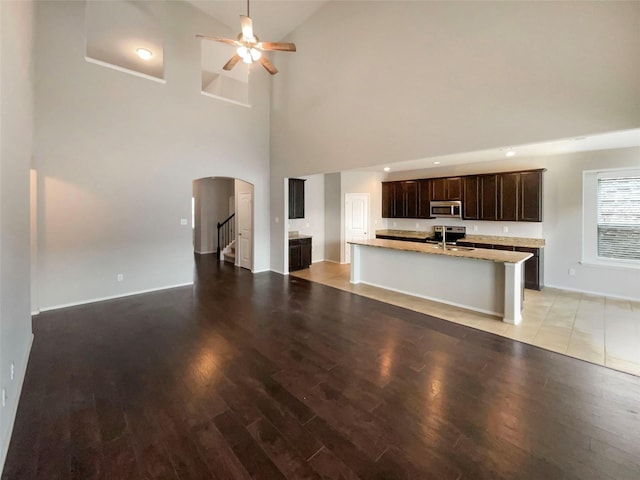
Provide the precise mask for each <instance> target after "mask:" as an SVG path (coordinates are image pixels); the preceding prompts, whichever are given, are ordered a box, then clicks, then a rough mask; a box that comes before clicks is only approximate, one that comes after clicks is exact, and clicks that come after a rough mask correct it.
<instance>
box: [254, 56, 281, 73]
mask: <svg viewBox="0 0 640 480" xmlns="http://www.w3.org/2000/svg"><path fill="white" fill-rule="evenodd" d="M258 61H259V62H260V63H261V64H262V66H263V67H264V68H265V69H266V70H267V72H269V73H270V74H271V75H275V74H276V73H278V69H277V68H276V67H274V66H273V63H271V62H270V61H269V59H268V58H267V56H266V55H262V56H261V57H260V59H259V60H258Z"/></svg>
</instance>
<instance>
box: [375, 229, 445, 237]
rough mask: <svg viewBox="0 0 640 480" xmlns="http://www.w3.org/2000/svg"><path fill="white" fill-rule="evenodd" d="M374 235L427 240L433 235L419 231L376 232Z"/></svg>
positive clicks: (429, 232)
mask: <svg viewBox="0 0 640 480" xmlns="http://www.w3.org/2000/svg"><path fill="white" fill-rule="evenodd" d="M376 235H386V236H388V237H404V238H423V239H424V238H428V237H431V236H432V235H433V232H432V231H428V232H425V231H419V230H376Z"/></svg>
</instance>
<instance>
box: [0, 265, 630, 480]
mask: <svg viewBox="0 0 640 480" xmlns="http://www.w3.org/2000/svg"><path fill="white" fill-rule="evenodd" d="M196 276H197V281H196V284H195V286H194V287H193V288H190V287H189V288H178V289H174V290H167V291H163V292H158V293H150V294H145V295H138V296H134V297H128V298H125V299H120V300H113V301H107V302H101V303H95V304H91V305H85V306H79V307H73V308H67V309H64V310H57V311H53V312H47V313H42V314H41V315H39V316H38V317H36V318H35V319H34V332H35V340H34V344H33V350H32V353H31V358H30V360H29V366H28V371H27V377H26V379H25V384H24V387H23V392H22V397H21V399H20V405H19V410H18V416H17V419H16V423H15V428H14V432H13V438H12V441H11V445H10V448H9V453H8V458H7V461H6V464H5V467H4V471H3V478H7V479H9V478H11V479H31V478H43V479H57V478H81V479H93V478H100V479H127V478H145V479H146V478H148V479H152V478H153V479H156V478H157V479H206V478H214V479H225V480H228V479H250V478H255V479H269V480H272V479H318V478H324V479H345V480H351V479H356V478H363V479H405V478H406V479H431V478H433V479H438V480H441V479H442V480H445V479H454V480H455V479H462V478H464V479H491V480H498V479H545V480H556V479H598V480H602V479H611V480H614V479H615V480H621V479H636V480H637V479H639V478H640V414H639V412H640V379H639V378H637V377H634V376H632V375H627V374H623V373H620V372H616V371H613V370H609V369H606V368H604V367H600V366H596V365H592V364H589V363H585V362H582V361H579V360H576V359H572V358H569V357H564V356H562V355H558V354H554V353H551V352H547V351H545V350H542V349H539V348H536V347H532V346H528V345H525V344H522V343H518V342H515V341H512V340H509V339H506V338H502V337H499V336H495V335H492V334H489V333H485V332H481V331H477V330H473V329H471V328H467V327H464V326H461V325H456V324H453V323H449V322H446V321H443V320H439V319H436V318H433V317H429V316H426V315H422V314H419V313H416V312H412V311H409V310H404V309H402V308H398V307H394V306H392V305H387V304H384V303H380V302H377V301H374V300H371V299H368V298H365V297H360V296H357V295H353V294H350V293H347V292H344V291H341V290H336V289H333V288H330V287H327V286H323V285H319V284H313V283H310V282H307V281H305V280H302V279H297V278H291V277H283V276H281V275H278V274H275V273H260V274H257V275H252V274H250V273H249V272H247V271H245V270H241V269H236V268H233V267H231V266H229V265H219V264H218V263H216V262H215V261H212V259H211V258H210V257H201V258H200V259H199V260H198V263H197V274H196Z"/></svg>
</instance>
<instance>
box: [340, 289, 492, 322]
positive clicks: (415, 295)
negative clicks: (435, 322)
mask: <svg viewBox="0 0 640 480" xmlns="http://www.w3.org/2000/svg"><path fill="white" fill-rule="evenodd" d="M358 283H360V284H363V285H370V286H372V287H377V288H382V289H383V290H391V291H392V292H397V293H402V294H404V295H409V296H410V297H418V298H422V299H424V300H430V301H432V302H436V303H444V304H445V305H451V306H452V307H458V308H464V309H465V310H471V311H472V312H479V313H486V314H487V315H493V316H495V317H498V318H497V319H496V320H500V321H502V318H503V315H502V313H499V312H492V311H489V310H485V309H483V308H475V307H470V306H469V305H463V304H461V303H456V302H450V301H445V300H442V299H441V298H434V297H429V296H427V295H418V294H415V293H409V292H405V291H404V290H399V289H396V288H389V287H385V286H382V285H377V284H375V283H369V282H363V281H362V280H360V281H359V282H358ZM350 293H354V294H356V295H362V294H360V293H358V292H350ZM381 301H382V300H381ZM384 303H389V302H388V301H386V300H385V301H384ZM445 320H446V319H445ZM450 321H451V320H450ZM456 323H457V322H456Z"/></svg>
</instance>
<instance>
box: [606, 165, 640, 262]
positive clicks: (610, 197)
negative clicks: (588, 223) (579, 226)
mask: <svg viewBox="0 0 640 480" xmlns="http://www.w3.org/2000/svg"><path fill="white" fill-rule="evenodd" d="M597 222H598V257H604V258H613V259H620V260H638V261H640V177H638V176H626V177H623V176H621V177H614V178H599V179H598V220H597Z"/></svg>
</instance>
